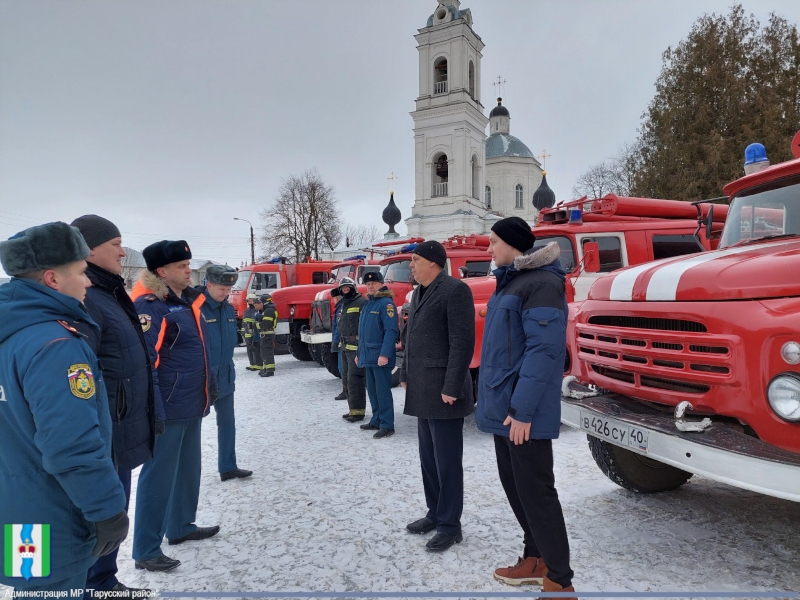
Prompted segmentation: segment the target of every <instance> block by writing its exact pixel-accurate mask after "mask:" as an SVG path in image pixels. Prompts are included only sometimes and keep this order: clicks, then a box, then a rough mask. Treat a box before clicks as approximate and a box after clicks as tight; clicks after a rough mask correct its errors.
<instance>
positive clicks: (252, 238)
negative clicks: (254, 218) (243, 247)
mask: <svg viewBox="0 0 800 600" xmlns="http://www.w3.org/2000/svg"><path fill="white" fill-rule="evenodd" d="M233 220H234V221H244V222H245V223H247V224H248V225H250V264H251V265H254V264H256V238H255V236H254V235H253V224H252V223H250V221H248V220H247V219H240V218H239V217H233Z"/></svg>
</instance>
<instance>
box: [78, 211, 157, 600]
mask: <svg viewBox="0 0 800 600" xmlns="http://www.w3.org/2000/svg"><path fill="white" fill-rule="evenodd" d="M72 226H73V227H77V228H78V229H79V230H80V232H81V234H82V235H83V238H84V239H85V240H86V244H87V246H89V248H90V250H91V254H90V255H89V257H88V258H87V259H86V261H87V263H88V265H89V266H88V268H87V269H86V275H87V276H88V277H89V280H90V281H91V282H92V287H90V288H89V289H88V290H87V291H86V300H85V301H84V305H85V306H86V309H87V311H88V312H89V314H90V315H91V316H92V319H93V320H94V321H95V323H97V325H98V326H99V327H100V329H99V332H98V331H97V330H96V329H95V328H93V327H89V326H88V324H81V323H77V327H78V329H79V330H80V331H81V333H83V334H84V335H85V336H86V342H87V343H88V344H89V346H90V347H91V349H92V350H93V351H94V353H95V354H96V355H97V357H98V358H99V359H100V362H101V364H102V370H103V377H104V379H105V384H106V391H107V393H108V407H109V411H110V413H111V422H112V432H113V433H112V444H111V447H112V450H111V451H112V456H113V458H114V465H115V466H116V468H117V474H118V475H119V479H120V481H121V482H122V486H123V488H124V489H125V498H126V504H125V510H128V504H129V503H130V496H131V471H132V470H133V469H135V468H136V467H138V466H139V465H141V464H143V463H144V462H145V461H146V460H148V459H149V458H151V457H152V456H153V444H154V440H155V430H154V423H153V421H154V415H155V411H154V408H153V378H152V373H151V366H150V356H149V355H148V353H147V347H146V346H145V341H144V334H143V333H142V327H141V325H140V324H139V315H138V314H137V313H136V309H135V308H134V306H133V301H132V300H131V299H130V296H128V293H127V292H126V291H125V282H124V280H123V279H122V277H120V274H121V273H122V259H123V258H124V257H125V250H124V249H123V248H122V238H121V236H120V232H119V229H117V227H116V225H114V224H113V223H112V222H111V221H109V220H107V219H104V218H103V217H98V216H97V215H84V216H83V217H79V218H77V219H75V220H74V221H73V222H72ZM116 573H117V551H116V550H115V551H114V552H112V553H111V554H107V555H106V556H102V557H100V558H99V559H98V560H97V562H96V563H95V564H94V565H93V566H92V567H91V568H90V569H89V575H88V578H87V581H86V589H87V597H89V595H90V592H89V591H88V590H97V591H124V590H126V589H130V588H126V587H125V586H124V585H123V584H122V583H120V582H119V581H117V577H116Z"/></svg>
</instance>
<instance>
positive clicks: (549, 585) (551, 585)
mask: <svg viewBox="0 0 800 600" xmlns="http://www.w3.org/2000/svg"><path fill="white" fill-rule="evenodd" d="M542 585H543V587H544V590H542V591H544V592H574V591H575V588H574V587H573V586H571V585H570V586H567V587H565V588H562V587H561V586H560V585H558V584H557V583H556V582H555V581H550V580H549V579H548V578H547V577H545V578H544V583H543V584H542ZM559 600H561V599H559ZM563 600H578V599H577V598H564V599H563Z"/></svg>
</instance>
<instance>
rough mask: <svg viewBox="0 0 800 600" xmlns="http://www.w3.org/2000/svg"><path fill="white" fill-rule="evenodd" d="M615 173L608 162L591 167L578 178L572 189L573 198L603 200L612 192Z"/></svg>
mask: <svg viewBox="0 0 800 600" xmlns="http://www.w3.org/2000/svg"><path fill="white" fill-rule="evenodd" d="M612 180H613V173H612V170H611V167H610V166H609V164H608V161H605V160H604V161H603V162H601V163H598V164H596V165H593V166H591V167H589V170H588V171H586V172H585V173H584V174H583V175H581V176H580V177H578V180H577V181H576V182H575V185H574V186H573V187H572V196H573V197H574V198H581V197H583V196H587V197H589V198H602V197H603V196H605V195H606V194H608V193H609V192H610V191H611V186H612Z"/></svg>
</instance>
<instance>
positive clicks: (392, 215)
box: [383, 192, 402, 233]
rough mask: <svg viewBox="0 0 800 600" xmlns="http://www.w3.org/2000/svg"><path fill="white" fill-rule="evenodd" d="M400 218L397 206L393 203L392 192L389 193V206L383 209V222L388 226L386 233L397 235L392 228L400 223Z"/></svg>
mask: <svg viewBox="0 0 800 600" xmlns="http://www.w3.org/2000/svg"><path fill="white" fill-rule="evenodd" d="M401 218H402V215H401V214H400V209H399V208H397V205H396V204H395V203H394V192H391V195H390V196H389V205H388V206H387V207H386V208H384V209H383V222H384V223H386V224H387V225H388V226H389V231H388V232H387V233H397V232H396V231H395V230H394V226H395V225H397V224H398V223H399V222H400V219H401Z"/></svg>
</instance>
